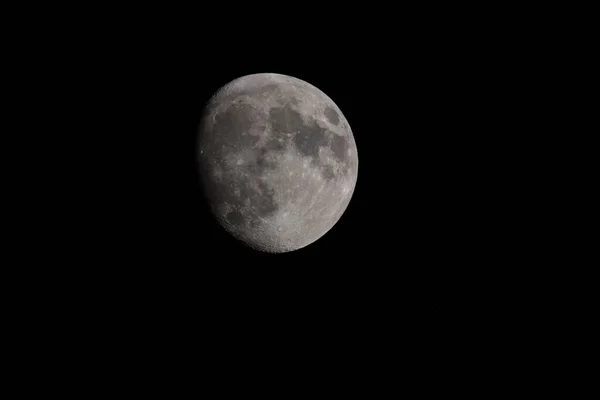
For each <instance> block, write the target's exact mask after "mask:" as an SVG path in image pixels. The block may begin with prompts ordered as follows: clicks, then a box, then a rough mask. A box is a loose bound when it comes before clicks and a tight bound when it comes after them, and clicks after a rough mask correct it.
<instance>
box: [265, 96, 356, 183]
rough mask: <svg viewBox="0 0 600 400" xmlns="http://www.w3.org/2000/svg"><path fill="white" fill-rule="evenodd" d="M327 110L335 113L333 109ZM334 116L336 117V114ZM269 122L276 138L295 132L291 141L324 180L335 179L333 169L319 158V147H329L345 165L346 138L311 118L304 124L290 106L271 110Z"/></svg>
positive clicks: (298, 114)
mask: <svg viewBox="0 0 600 400" xmlns="http://www.w3.org/2000/svg"><path fill="white" fill-rule="evenodd" d="M328 109H329V110H331V111H332V112H334V113H335V111H334V110H333V109H331V108H328ZM334 115H336V116H337V113H335V114H334ZM269 121H270V122H271V127H272V130H273V133H274V135H276V136H279V137H284V134H285V133H289V132H292V131H295V132H296V134H295V135H294V136H293V139H292V140H293V142H294V145H295V146H296V149H298V151H299V152H300V154H301V155H303V156H304V157H309V158H310V159H311V162H312V164H313V165H314V166H316V167H318V168H320V169H321V172H322V175H323V177H324V178H325V179H327V180H331V179H333V178H334V177H335V174H334V172H333V168H332V167H331V166H330V165H327V164H323V162H322V161H321V159H320V158H319V149H320V148H321V147H326V146H330V147H331V150H332V152H333V154H334V155H335V157H336V158H337V159H338V160H339V161H340V162H341V163H343V165H346V163H345V161H346V159H347V151H348V141H347V140H346V138H344V137H342V136H340V135H337V134H334V133H332V132H329V131H328V130H327V129H325V128H322V127H321V126H319V125H318V124H317V122H316V121H315V119H314V118H313V117H310V118H309V122H307V123H305V122H304V121H303V120H302V117H301V115H300V113H298V111H296V110H295V109H294V108H293V107H292V106H291V105H290V104H286V105H284V106H282V107H274V108H272V109H271V110H270V112H269ZM338 122H339V120H338ZM344 172H346V171H344Z"/></svg>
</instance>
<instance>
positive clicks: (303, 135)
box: [294, 121, 327, 158]
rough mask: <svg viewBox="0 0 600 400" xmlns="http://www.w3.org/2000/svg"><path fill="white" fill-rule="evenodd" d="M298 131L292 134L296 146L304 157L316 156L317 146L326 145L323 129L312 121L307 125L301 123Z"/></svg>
mask: <svg viewBox="0 0 600 400" xmlns="http://www.w3.org/2000/svg"><path fill="white" fill-rule="evenodd" d="M298 128H299V132H298V133H297V134H296V136H294V143H295V144H296V148H297V149H298V151H299V152H300V154H302V155H303V156H306V157H314V158H318V156H319V147H323V146H325V145H327V138H326V136H325V132H326V131H325V130H324V129H323V128H321V127H320V126H319V125H317V124H316V123H315V122H314V121H312V122H311V123H310V124H309V125H304V124H301V125H300V126H299V127H298Z"/></svg>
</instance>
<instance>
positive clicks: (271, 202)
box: [251, 181, 277, 217]
mask: <svg viewBox="0 0 600 400" xmlns="http://www.w3.org/2000/svg"><path fill="white" fill-rule="evenodd" d="M258 187H259V188H260V193H259V194H258V195H257V196H255V197H254V199H252V200H251V201H252V206H253V208H254V210H255V211H256V213H257V214H258V215H260V216H261V217H266V216H269V215H273V214H274V213H275V212H276V211H277V203H275V192H274V190H273V189H271V188H270V187H269V186H268V185H267V184H266V183H264V182H263V181H258Z"/></svg>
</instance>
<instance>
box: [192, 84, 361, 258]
mask: <svg viewBox="0 0 600 400" xmlns="http://www.w3.org/2000/svg"><path fill="white" fill-rule="evenodd" d="M198 144H199V148H198V158H199V166H200V176H201V179H202V184H203V189H204V193H205V195H206V198H207V200H208V203H209V204H210V207H211V210H212V213H213V214H214V216H215V217H216V219H217V221H218V222H219V224H220V225H221V226H222V227H223V228H224V229H225V230H226V231H227V232H229V233H230V234H231V235H233V236H234V237H235V238H237V239H239V240H241V241H243V242H244V243H246V244H247V245H248V246H250V247H252V248H254V249H256V250H260V251H265V252H270V253H283V252H289V251H294V250H297V249H300V248H303V247H305V246H307V245H309V244H311V243H313V242H315V241H316V240H318V239H319V238H320V237H322V236H323V235H324V234H325V233H327V232H328V231H329V230H330V229H331V228H332V227H333V226H334V225H335V224H336V223H337V221H338V220H339V219H340V217H341V216H342V214H343V213H344V211H345V210H346V207H347V206H348V204H349V202H350V198H351V197H352V193H353V192H354V187H355V186H356V178H357V173H358V154H357V151H356V143H355V141H354V136H353V134H352V131H351V129H350V126H349V125H348V121H347V120H346V118H345V117H344V115H343V114H342V112H341V110H340V109H339V108H338V107H337V106H336V105H335V103H334V102H333V101H332V100H331V99H330V98H329V97H328V96H327V95H326V94H325V93H323V92H322V91H321V90H319V89H318V88H316V87H315V86H313V85H311V84H309V83H307V82H305V81H302V80H300V79H297V78H293V77H291V76H286V75H280V74H270V73H265V74H253V75H247V76H243V77H241V78H238V79H235V80H233V81H232V82H230V83H228V84H227V85H225V86H224V87H222V88H221V89H219V90H218V91H217V92H216V93H215V94H214V96H213V97H212V98H211V99H210V101H209V103H208V104H207V106H206V109H205V110H204V113H203V117H202V120H201V123H200V130H199V140H198Z"/></svg>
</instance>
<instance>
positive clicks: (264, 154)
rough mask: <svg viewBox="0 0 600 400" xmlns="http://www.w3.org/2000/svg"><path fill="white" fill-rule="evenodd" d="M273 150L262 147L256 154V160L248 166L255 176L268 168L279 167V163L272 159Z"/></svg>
mask: <svg viewBox="0 0 600 400" xmlns="http://www.w3.org/2000/svg"><path fill="white" fill-rule="evenodd" d="M270 151H271V150H269V149H268V148H266V147H262V148H260V149H259V150H258V153H257V154H256V161H254V162H252V163H251V164H249V165H248V166H247V169H248V170H249V172H250V173H251V174H252V175H254V176H260V175H262V174H263V173H264V172H265V171H267V170H273V169H275V168H277V163H276V162H275V160H274V159H272V158H271V157H270V156H271V153H270Z"/></svg>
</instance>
